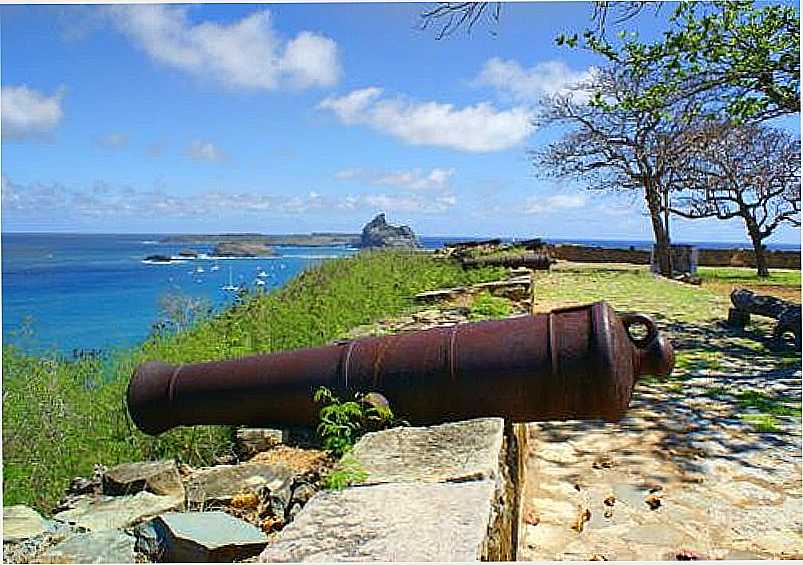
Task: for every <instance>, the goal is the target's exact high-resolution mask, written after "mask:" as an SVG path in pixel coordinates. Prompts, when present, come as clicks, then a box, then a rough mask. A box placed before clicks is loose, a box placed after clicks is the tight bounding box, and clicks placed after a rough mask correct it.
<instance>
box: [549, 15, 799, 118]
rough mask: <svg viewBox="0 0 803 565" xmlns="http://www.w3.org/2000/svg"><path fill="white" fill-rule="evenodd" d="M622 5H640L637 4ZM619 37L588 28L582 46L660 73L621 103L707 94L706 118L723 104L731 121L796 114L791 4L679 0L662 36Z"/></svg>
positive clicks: (574, 40)
mask: <svg viewBox="0 0 803 565" xmlns="http://www.w3.org/2000/svg"><path fill="white" fill-rule="evenodd" d="M607 4H609V3H607ZM628 4H630V5H631V10H638V9H640V8H639V6H638V5H639V4H640V3H628ZM597 5H598V6H599V3H597ZM602 21H603V28H604V17H603V19H602ZM618 36H619V41H618V44H617V45H614V44H613V43H612V42H610V41H608V39H607V38H606V37H605V33H604V30H603V31H600V30H599V29H597V30H593V29H587V30H585V32H584V33H583V39H584V46H585V47H586V48H588V49H590V50H592V51H594V52H596V53H598V54H600V55H603V56H604V57H606V58H607V59H608V60H609V61H611V62H612V63H615V64H620V65H623V66H624V67H626V68H628V69H630V71H631V72H632V73H633V74H634V75H636V76H637V75H639V74H645V75H652V74H657V75H658V76H660V77H661V78H662V80H660V81H657V82H656V83H655V84H654V85H653V86H652V87H651V88H649V89H647V90H645V91H644V92H639V93H638V95H636V94H632V95H630V96H627V97H625V98H623V100H622V101H621V102H620V104H621V105H622V106H623V107H625V108H635V107H637V106H639V107H645V106H648V105H649V106H650V107H652V108H655V109H660V108H666V107H668V106H669V105H671V104H673V103H674V101H675V99H676V98H677V96H678V95H684V96H690V97H695V96H699V95H701V94H705V95H706V97H707V99H708V101H709V102H710V104H709V106H708V107H707V110H708V114H709V116H712V115H716V116H717V117H719V116H718V112H720V111H721V110H724V111H725V113H726V114H727V115H728V116H729V117H730V119H731V120H734V121H740V122H744V121H761V120H766V119H770V118H774V117H777V116H780V115H784V114H790V113H799V112H800V15H799V13H798V11H797V9H795V8H794V7H793V6H784V5H763V6H761V7H757V6H755V5H754V3H753V2H752V1H732V0H718V1H715V2H697V1H684V2H680V3H679V4H677V6H676V8H675V9H674V11H673V13H672V15H671V16H670V17H669V29H668V30H667V31H665V32H664V33H663V35H662V37H661V39H659V40H656V41H651V42H643V41H641V39H640V38H639V35H638V33H636V32H630V33H628V32H624V31H621V32H619V34H618ZM556 41H557V43H558V44H559V45H560V44H566V45H569V46H576V45H577V44H578V36H577V34H574V35H570V36H567V35H560V36H558V38H557V40H556Z"/></svg>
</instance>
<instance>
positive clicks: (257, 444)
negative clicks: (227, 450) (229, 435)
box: [236, 428, 289, 457]
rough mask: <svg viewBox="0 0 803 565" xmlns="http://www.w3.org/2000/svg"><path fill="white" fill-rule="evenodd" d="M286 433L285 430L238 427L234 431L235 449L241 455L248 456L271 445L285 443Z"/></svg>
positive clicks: (265, 449)
mask: <svg viewBox="0 0 803 565" xmlns="http://www.w3.org/2000/svg"><path fill="white" fill-rule="evenodd" d="M288 435H289V433H288V431H287V430H274V429H271V428H238V429H237V432H236V440H237V450H238V451H239V452H240V453H241V454H242V455H244V456H246V457H250V456H252V455H255V454H256V453H259V452H260V451H267V450H268V449H270V448H271V447H275V446H277V445H279V444H282V443H285V442H286V441H287V439H288Z"/></svg>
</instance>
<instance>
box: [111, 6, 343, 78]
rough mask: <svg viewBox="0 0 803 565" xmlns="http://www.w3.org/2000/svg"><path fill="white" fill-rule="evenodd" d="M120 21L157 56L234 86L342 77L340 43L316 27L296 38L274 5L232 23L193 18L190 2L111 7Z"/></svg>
mask: <svg viewBox="0 0 803 565" xmlns="http://www.w3.org/2000/svg"><path fill="white" fill-rule="evenodd" d="M108 13H109V14H110V15H111V17H112V20H113V21H114V22H115V24H116V26H117V27H118V28H119V29H120V30H121V31H122V32H123V33H124V34H125V35H126V36H128V37H129V39H131V41H132V42H134V43H135V44H136V45H137V46H139V47H140V48H141V49H143V50H144V51H145V52H146V53H147V54H148V55H149V56H150V57H151V58H153V59H154V60H156V61H159V62H160V63H163V64H165V65H168V66H170V67H173V68H176V69H180V70H182V71H186V72H189V73H191V74H194V75H199V76H202V77H208V78H211V79H213V80H215V81H217V82H219V83H221V84H223V85H225V86H227V87H230V88H246V89H262V90H275V89H277V88H280V87H282V86H291V87H296V88H308V87H313V86H331V85H334V84H336V83H337V80H338V78H339V76H340V72H341V71H340V64H339V59H338V51H337V43H335V41H333V40H332V39H330V38H328V37H325V36H323V35H320V34H316V33H312V32H310V31H302V32H300V33H299V34H298V35H296V36H295V37H294V38H292V39H290V40H285V39H283V38H282V37H281V36H280V35H279V34H278V33H277V32H276V31H275V30H274V29H273V25H272V21H271V14H270V12H269V11H268V10H262V11H259V12H255V13H253V14H250V15H248V16H245V17H244V18H242V19H241V20H239V21H236V22H233V23H231V24H221V23H215V22H208V21H206V22H200V23H193V22H191V21H190V19H189V17H188V9H187V8H186V7H174V6H166V5H118V6H110V7H109V8H108Z"/></svg>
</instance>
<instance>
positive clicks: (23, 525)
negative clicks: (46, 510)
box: [3, 504, 47, 543]
mask: <svg viewBox="0 0 803 565" xmlns="http://www.w3.org/2000/svg"><path fill="white" fill-rule="evenodd" d="M46 529H47V521H46V520H45V519H44V518H42V516H40V515H39V513H38V512H37V511H36V510H34V509H33V508H30V507H28V506H24V505H22V504H18V505H16V506H4V507H3V543H9V542H10V543H16V542H20V541H23V540H26V539H29V538H32V537H35V536H38V535H39V534H41V533H43V532H44V531H45V530H46Z"/></svg>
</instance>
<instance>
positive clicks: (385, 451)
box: [352, 418, 504, 484]
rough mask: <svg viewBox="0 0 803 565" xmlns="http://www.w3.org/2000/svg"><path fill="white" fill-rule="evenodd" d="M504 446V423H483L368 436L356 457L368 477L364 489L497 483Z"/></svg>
mask: <svg viewBox="0 0 803 565" xmlns="http://www.w3.org/2000/svg"><path fill="white" fill-rule="evenodd" d="M503 441H504V420H502V418H479V419H475V420H466V421H463V422H450V423H447V424H441V425H438V426H430V427H401V428H393V429H390V430H383V431H380V432H372V433H368V434H366V435H364V436H363V437H362V438H361V439H360V441H358V442H357V444H356V445H355V446H354V449H353V450H352V456H353V458H354V459H356V460H357V462H358V463H359V465H360V467H361V468H362V469H363V470H364V471H365V472H366V473H368V477H367V479H366V481H365V484H377V483H397V482H411V481H427V482H446V481H455V482H456V481H467V480H485V479H487V480H492V481H493V480H497V479H498V478H499V477H498V469H499V464H500V461H499V460H500V454H501V452H502V445H503Z"/></svg>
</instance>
